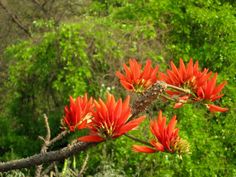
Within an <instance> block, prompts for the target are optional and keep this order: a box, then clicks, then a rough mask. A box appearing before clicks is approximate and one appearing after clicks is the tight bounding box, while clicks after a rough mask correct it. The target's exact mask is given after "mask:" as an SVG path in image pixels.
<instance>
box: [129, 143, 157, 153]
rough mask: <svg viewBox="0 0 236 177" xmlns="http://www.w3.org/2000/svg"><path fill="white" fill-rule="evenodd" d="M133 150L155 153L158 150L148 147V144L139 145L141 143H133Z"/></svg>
mask: <svg viewBox="0 0 236 177" xmlns="http://www.w3.org/2000/svg"><path fill="white" fill-rule="evenodd" d="M133 151H135V152H144V153H154V152H156V150H154V149H152V148H150V147H147V146H139V145H133Z"/></svg>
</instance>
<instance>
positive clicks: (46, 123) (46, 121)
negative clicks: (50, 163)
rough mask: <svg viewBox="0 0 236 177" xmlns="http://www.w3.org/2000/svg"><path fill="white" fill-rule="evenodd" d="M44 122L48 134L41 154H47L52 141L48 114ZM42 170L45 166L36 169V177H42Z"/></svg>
mask: <svg viewBox="0 0 236 177" xmlns="http://www.w3.org/2000/svg"><path fill="white" fill-rule="evenodd" d="M44 122H45V127H46V130H47V134H46V137H45V139H44V143H43V146H42V148H41V153H45V152H47V149H48V144H49V142H50V139H51V130H50V127H49V123H48V117H47V116H46V114H44ZM42 169H43V165H39V166H37V167H36V170H35V177H40V176H41V172H42Z"/></svg>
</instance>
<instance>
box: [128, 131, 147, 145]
mask: <svg viewBox="0 0 236 177" xmlns="http://www.w3.org/2000/svg"><path fill="white" fill-rule="evenodd" d="M125 136H126V137H128V138H130V139H132V140H134V141H137V142H139V143H142V144H145V145H148V146H152V145H151V144H150V143H148V142H146V141H144V140H141V139H139V138H136V137H134V136H132V135H129V134H127V133H126V134H125Z"/></svg>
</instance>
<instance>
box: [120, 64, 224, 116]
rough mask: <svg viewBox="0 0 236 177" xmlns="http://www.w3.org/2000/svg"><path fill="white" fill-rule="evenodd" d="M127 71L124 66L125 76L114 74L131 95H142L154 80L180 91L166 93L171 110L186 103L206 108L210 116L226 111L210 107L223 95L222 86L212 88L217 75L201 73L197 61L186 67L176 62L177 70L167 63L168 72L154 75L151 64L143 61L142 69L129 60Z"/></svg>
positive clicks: (205, 71) (213, 106)
mask: <svg viewBox="0 0 236 177" xmlns="http://www.w3.org/2000/svg"><path fill="white" fill-rule="evenodd" d="M129 65H130V67H128V66H127V65H126V64H124V70H125V74H121V73H120V72H117V73H116V75H117V77H118V78H119V79H120V83H121V84H122V85H123V87H124V88H125V89H127V90H128V91H133V92H141V93H143V92H145V91H146V90H147V89H148V88H150V87H151V86H152V85H153V84H154V83H155V82H157V81H158V80H160V81H164V82H166V83H167V84H168V85H169V87H170V88H171V87H172V88H173V86H176V87H179V88H181V89H182V90H185V91H186V92H185V93H184V92H183V91H176V90H174V91H173V90H171V89H168V90H167V91H166V93H167V94H168V95H169V96H170V97H171V98H175V101H176V103H175V105H174V108H180V107H181V106H183V104H184V103H187V102H201V103H204V104H205V105H206V107H207V108H208V109H209V111H210V112H225V111H227V110H228V108H221V107H219V106H216V105H214V104H212V102H214V101H216V100H218V99H220V98H221V97H222V96H223V94H222V93H221V91H222V89H223V88H224V86H225V85H226V82H223V83H221V84H219V85H216V79H217V73H216V74H213V73H212V72H211V71H209V70H208V69H206V68H204V69H203V70H201V69H200V68H199V66H198V61H196V62H195V63H194V62H193V60H192V59H190V61H189V63H188V64H187V65H185V64H184V62H183V60H182V59H180V61H179V67H178V68H177V67H176V65H175V64H174V63H173V62H170V66H171V69H168V70H167V71H166V73H162V72H159V71H158V66H156V67H155V68H152V66H151V61H150V60H147V62H146V65H145V67H144V69H143V70H142V69H141V68H142V65H141V64H139V63H138V62H137V61H136V60H135V59H130V60H129Z"/></svg>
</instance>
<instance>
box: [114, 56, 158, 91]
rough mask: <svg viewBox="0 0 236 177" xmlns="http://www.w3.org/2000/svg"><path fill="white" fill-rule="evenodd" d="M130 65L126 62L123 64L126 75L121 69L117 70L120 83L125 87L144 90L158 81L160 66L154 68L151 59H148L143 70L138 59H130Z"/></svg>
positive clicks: (132, 89)
mask: <svg viewBox="0 0 236 177" xmlns="http://www.w3.org/2000/svg"><path fill="white" fill-rule="evenodd" d="M129 65H130V67H128V66H127V65H126V64H124V65H123V67H124V70H125V75H124V74H121V73H120V72H119V71H117V72H116V76H117V77H118V78H119V79H120V83H121V84H122V85H123V87H124V88H125V89H127V90H129V91H135V92H143V91H145V90H146V89H148V88H149V87H151V86H152V85H153V84H154V83H155V82H156V81H157V72H158V66H156V67H155V68H152V66H151V65H152V62H151V60H147V61H146V65H145V67H144V69H143V71H142V70H141V68H142V65H141V64H139V63H138V62H137V61H136V59H130V60H129Z"/></svg>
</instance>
